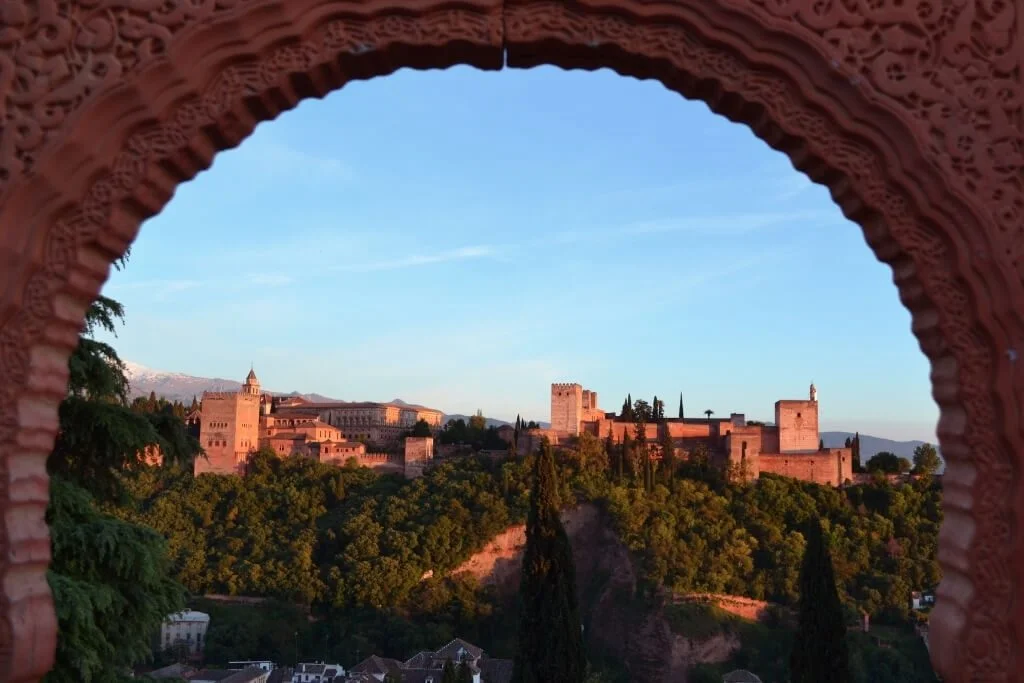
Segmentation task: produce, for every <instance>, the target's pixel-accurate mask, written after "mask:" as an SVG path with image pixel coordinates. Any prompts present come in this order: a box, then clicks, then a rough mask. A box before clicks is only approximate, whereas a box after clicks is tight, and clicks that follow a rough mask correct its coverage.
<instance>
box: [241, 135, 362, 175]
mask: <svg viewBox="0 0 1024 683" xmlns="http://www.w3.org/2000/svg"><path fill="white" fill-rule="evenodd" d="M236 158H237V159H238V160H239V161H241V162H243V164H244V166H245V168H246V169H249V170H252V171H256V172H259V173H261V174H264V175H270V176H273V177H281V176H287V177H289V178H290V179H293V180H301V181H310V180H317V179H319V180H326V181H331V182H338V181H347V180H351V179H352V178H353V177H354V174H353V173H352V169H351V168H349V167H348V166H346V165H345V164H343V163H342V162H341V161H340V160H338V159H334V158H331V157H325V156H321V155H318V154H315V153H312V152H307V151H305V150H303V149H300V148H299V147H296V146H294V145H289V144H286V143H283V142H280V141H278V140H274V139H270V138H267V137H266V136H265V135H264V136H260V135H259V132H257V134H256V135H253V137H252V138H251V139H250V140H248V141H246V144H244V145H242V146H241V147H239V148H238V151H237V156H236Z"/></svg>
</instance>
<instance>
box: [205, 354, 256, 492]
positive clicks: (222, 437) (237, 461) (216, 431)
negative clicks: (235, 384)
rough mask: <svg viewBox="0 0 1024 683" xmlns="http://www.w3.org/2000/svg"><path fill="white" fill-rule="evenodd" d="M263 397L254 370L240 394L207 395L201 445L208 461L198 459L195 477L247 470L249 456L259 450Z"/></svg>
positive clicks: (213, 393) (211, 392) (206, 392)
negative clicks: (261, 399) (261, 397)
mask: <svg viewBox="0 0 1024 683" xmlns="http://www.w3.org/2000/svg"><path fill="white" fill-rule="evenodd" d="M260 395H261V394H260V383H259V380H257V379H256V373H255V372H253V371H251V370H250V371H249V376H248V377H246V379H245V383H244V384H242V388H241V389H239V390H238V391H237V392H215V391H204V392H203V398H202V405H201V407H200V423H199V445H200V446H202V448H203V450H204V451H205V453H206V457H199V458H196V461H195V465H194V468H193V470H194V472H195V474H197V475H198V474H203V473H206V472H210V473H213V474H240V473H242V472H243V471H244V470H245V463H246V462H247V461H248V459H249V455H250V454H251V453H254V452H255V451H256V450H257V449H258V448H259V435H260V419H261V415H260Z"/></svg>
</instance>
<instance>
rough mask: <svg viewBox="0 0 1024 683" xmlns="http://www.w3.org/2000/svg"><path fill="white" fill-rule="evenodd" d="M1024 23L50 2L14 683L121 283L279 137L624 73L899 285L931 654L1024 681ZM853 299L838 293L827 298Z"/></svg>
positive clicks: (28, 108) (31, 211)
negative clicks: (925, 383)
mask: <svg viewBox="0 0 1024 683" xmlns="http://www.w3.org/2000/svg"><path fill="white" fill-rule="evenodd" d="M1021 11H1022V0H1012V1H1011V0H986V1H985V2H981V1H977V2H973V1H971V0H963V1H960V0H957V1H955V2H954V1H953V0H935V1H929V0H916V1H910V2H908V1H907V0H903V1H900V0H878V1H877V2H867V1H866V0H865V1H857V0H845V1H843V2H840V1H838V0H836V1H833V2H826V1H825V0H820V1H818V2H814V1H813V0H793V1H791V2H785V3H783V2H779V1H778V0H693V1H692V2H686V3H683V2H663V3H647V2H640V1H639V0H580V1H569V2H554V1H548V2H540V1H538V2H532V1H530V0H507V1H506V2H502V1H500V0H465V1H458V0H457V1H451V2H439V1H436V0H434V1H430V0H405V1H400V0H374V1H371V2H356V1H350V2H337V1H334V2H331V1H328V0H134V1H130V0H88V1H86V0H79V1H78V2H69V3H63V4H58V3H56V2H55V1H53V0H38V1H36V2H16V1H12V2H8V3H4V4H3V5H0V237H2V239H0V379H2V382H0V449H2V450H0V506H2V509H3V510H4V512H5V515H4V525H3V527H2V531H0V581H2V584H3V590H2V592H0V680H5V681H12V683H21V682H23V681H26V682H27V681H33V680H37V679H38V678H39V677H40V676H41V675H42V674H43V673H44V672H45V671H46V670H47V669H48V668H49V666H50V663H51V662H52V653H53V647H54V642H55V640H54V630H55V621H54V617H53V612H52V602H51V599H50V595H49V590H48V588H47V586H46V581H45V567H46V563H47V561H48V559H49V537H48V532H47V529H46V527H45V524H44V523H43V521H42V519H43V511H44V510H45V505H46V501H47V480H46V476H45V470H44V463H45V458H46V456H47V455H48V453H49V450H50V448H52V443H53V437H54V431H55V429H56V407H57V405H58V403H59V401H60V399H61V398H62V397H63V394H64V391H65V389H64V387H65V386H66V381H67V368H66V359H67V355H68V353H69V352H70V351H71V349H72V348H73V345H74V343H75V340H76V339H77V334H78V331H79V329H80V326H81V322H82V315H83V312H84V309H85V307H86V306H87V305H88V302H89V301H90V300H91V299H92V298H93V297H95V295H96V294H97V293H98V291H99V288H100V287H101V286H102V283H103V282H104V280H105V279H106V277H107V274H108V272H109V265H110V262H111V261H112V260H113V259H114V258H116V257H117V256H118V255H119V254H120V253H123V251H124V249H125V248H126V247H127V246H128V244H129V243H130V241H131V240H132V239H133V238H134V236H135V235H136V234H137V231H138V228H139V225H140V223H141V222H142V221H143V220H145V219H146V218H148V217H149V216H152V215H153V214H155V213H157V212H158V211H159V210H160V209H161V208H162V207H163V206H164V204H165V203H166V202H167V201H168V200H169V199H170V197H171V195H172V194H173V192H174V188H175V187H176V186H177V185H178V184H180V183H181V182H184V181H186V180H188V179H190V178H192V177H194V176H195V175H196V174H197V173H198V172H199V171H201V170H203V169H205V168H206V167H208V166H209V164H210V163H211V161H212V159H213V156H214V155H215V154H216V152H218V151H220V150H222V149H226V148H228V147H232V146H234V145H236V144H238V143H239V142H241V140H243V139H244V138H245V136H247V135H248V134H249V133H251V132H252V130H253V128H254V127H255V126H256V125H257V124H258V123H260V122H261V121H267V120H270V119H273V118H274V117H276V116H277V115H278V114H279V113H280V112H281V111H284V110H287V109H290V108H292V107H293V106H295V104H296V103H297V102H298V101H299V100H301V99H303V98H305V97H309V96H322V95H324V94H326V93H328V92H330V91H332V90H335V89H337V88H339V87H341V86H343V85H344V84H345V83H347V82H349V81H351V80H354V79H360V78H370V77H374V76H380V75H384V74H387V73H390V72H392V71H394V70H395V69H397V68H401V67H403V66H409V67H414V68H443V67H447V66H452V65H455V64H471V65H474V66H478V67H480V68H486V69H498V68H502V66H503V65H505V64H506V63H507V64H508V65H509V66H513V67H518V66H531V65H534V64H541V63H546V64H554V65H558V66H562V67H566V68H574V67H575V68H585V69H594V68H600V67H611V68H614V69H615V70H616V71H618V72H620V73H622V74H626V75H634V76H637V77H641V78H656V79H658V80H660V81H661V82H662V83H664V84H665V85H666V87H668V88H670V89H672V90H675V91H677V92H680V93H681V94H683V95H686V96H687V97H691V98H697V99H701V100H703V101H705V102H707V103H708V105H709V107H711V109H712V110H713V111H715V112H717V113H720V114H722V115H724V116H727V117H729V118H730V119H732V120H735V121H739V122H743V123H746V124H747V125H749V126H750V127H751V128H752V129H753V130H754V132H755V133H756V134H757V135H758V136H759V137H761V138H762V139H763V140H765V142H767V143H768V144H769V145H771V146H773V147H775V148H776V149H779V150H780V151H783V152H784V153H786V154H787V155H789V157H790V159H791V160H792V161H793V163H794V165H795V166H796V167H797V168H799V169H801V170H803V171H804V172H806V173H807V174H808V175H809V176H810V177H811V178H812V179H813V180H815V181H817V182H821V183H823V184H825V185H827V186H828V187H829V188H830V190H831V191H832V195H833V197H834V198H835V200H836V201H837V203H838V204H839V205H840V207H841V208H842V210H843V211H844V213H845V214H846V215H847V216H848V217H849V218H850V219H851V220H854V221H856V222H857V223H859V224H860V225H861V226H862V227H863V229H864V231H865V237H866V239H867V241H868V243H869V245H870V246H871V247H872V249H873V250H874V252H875V254H876V255H877V256H878V258H880V259H881V260H883V261H885V262H886V263H888V264H890V265H891V266H892V268H893V272H894V279H895V282H896V284H897V287H898V289H899V292H900V297H901V299H902V301H903V302H904V304H905V305H906V306H907V307H908V309H910V311H911V313H912V316H913V331H914V333H915V335H916V336H917V337H918V339H919V341H920V343H921V347H922V350H923V351H924V352H925V354H926V355H927V356H928V357H929V359H930V361H931V364H932V382H933V395H934V397H935V399H936V401H937V402H938V403H939V405H940V408H941V418H940V425H939V434H940V442H941V443H940V445H941V447H942V451H943V454H944V455H945V456H946V458H947V461H948V473H947V475H946V482H945V500H944V510H945V513H946V520H945V523H944V525H943V530H942V536H941V547H940V562H941V564H942V566H943V571H944V574H945V578H944V581H943V584H942V586H941V588H940V599H939V606H938V607H937V609H936V612H935V616H934V617H933V619H934V625H933V628H932V634H931V642H932V644H933V645H935V647H933V648H932V652H933V658H934V659H935V662H936V665H937V667H938V668H939V670H940V671H941V672H942V673H943V675H944V676H945V678H946V680H951V681H953V680H956V681H959V680H964V681H967V680H979V681H1004V680H1005V681H1009V680H1018V679H1019V674H1018V672H1017V670H1016V668H1015V666H1016V664H1015V662H1016V658H1015V652H1016V651H1017V650H1019V649H1020V648H1021V646H1022V644H1024V636H1022V634H1021V632H1020V624H1021V618H1020V617H1021V606H1020V605H1019V604H1017V603H1018V600H1017V595H1018V591H1019V585H1020V583H1021V580H1022V576H1024V572H1022V567H1024V557H1022V552H1024V546H1022V544H1021V541H1020V539H1019V536H1018V534H1017V533H1016V532H1015V529H1016V528H1017V527H1018V526H1019V525H1020V523H1021V521H1024V520H1021V508H1020V505H1019V504H1018V503H1017V499H1018V497H1019V496H1017V495H1015V494H1016V493H1017V492H1018V491H1019V484H1018V483H1017V476H1018V472H1019V468H1020V457H1021V456H1020V454H1021V453H1024V429H1022V424H1021V406H1022V405H1024V404H1022V401H1021V399H1022V396H1021V388H1022V386H1024V383H1022V381H1021V380H1022V377H1021V374H1020V368H1019V364H1018V363H1017V356H1018V354H1019V351H1020V349H1021V348H1024V342H1022V341H1021V340H1022V339H1024V325H1022V319H1021V311H1022V310H1024V290H1022V286H1021V259H1020V258H1019V250H1020V248H1021V244H1022V243H1024V240H1021V234H1020V233H1021V228H1022V227H1024V226H1022V222H1024V221H1022V218H1024V132H1022V127H1024V118H1022V116H1024V115H1022V95H1021V92H1022V83H1021V79H1022V73H1021V64H1022V62H1024V22H1022V21H1021ZM823 275H828V273H823Z"/></svg>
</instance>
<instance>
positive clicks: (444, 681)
mask: <svg viewBox="0 0 1024 683" xmlns="http://www.w3.org/2000/svg"><path fill="white" fill-rule="evenodd" d="M458 680H459V679H458V678H457V674H456V672H455V665H454V664H452V659H451V657H449V658H448V660H447V661H445V663H444V669H443V670H442V671H441V683H458Z"/></svg>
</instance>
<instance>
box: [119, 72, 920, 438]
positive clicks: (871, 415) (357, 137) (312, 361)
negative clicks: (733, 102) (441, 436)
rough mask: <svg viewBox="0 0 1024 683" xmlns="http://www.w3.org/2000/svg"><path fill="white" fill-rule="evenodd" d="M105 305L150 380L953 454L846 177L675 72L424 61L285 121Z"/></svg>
mask: <svg viewBox="0 0 1024 683" xmlns="http://www.w3.org/2000/svg"><path fill="white" fill-rule="evenodd" d="M104 293H105V294H107V295H109V296H113V297H115V298H117V299H119V300H121V301H122V302H123V303H124V304H125V306H126V309H127V320H126V324H125V326H124V327H123V328H122V329H121V331H120V332H119V334H118V338H117V339H116V340H115V343H116V346H117V348H118V350H119V352H120V353H121V355H122V357H123V358H125V359H127V360H131V361H135V362H138V363H141V364H143V365H145V366H148V367H151V368H155V369H160V370H168V371H174V372H183V373H188V374H193V375H200V376H210V377H229V378H235V379H239V380H241V378H243V377H244V376H245V374H246V373H247V372H248V370H249V362H250V361H252V362H253V363H255V366H256V370H257V373H258V374H259V376H260V379H261V381H262V383H263V386H264V387H266V388H269V389H272V390H280V391H291V390H300V391H307V392H308V391H315V392H318V393H321V394H325V395H328V396H333V397H336V398H340V399H345V400H389V399H392V398H395V397H400V398H403V399H405V400H407V401H415V402H419V403H424V404H427V405H432V406H435V407H438V408H440V409H442V410H445V411H446V412H464V413H469V412H472V411H475V410H476V409H477V408H481V409H483V411H484V412H485V414H488V415H491V416H494V417H499V418H505V419H510V418H511V419H514V417H515V415H516V414H517V413H521V414H522V415H524V416H526V417H531V418H538V419H547V416H548V409H549V404H548V391H549V385H550V383H551V382H565V381H577V382H580V383H582V384H584V386H586V387H588V388H591V389H593V390H596V391H598V392H599V395H600V397H601V404H602V407H604V408H605V409H607V410H617V409H618V408H620V407H621V405H622V400H623V398H624V396H625V394H626V393H627V392H632V395H633V397H634V398H638V397H644V398H646V399H647V400H650V399H651V396H652V395H654V394H657V395H658V396H659V397H666V398H667V399H668V405H669V408H670V411H674V410H675V408H676V404H677V402H678V396H679V392H680V391H682V392H683V393H684V394H685V400H686V405H687V407H688V410H689V411H690V412H692V413H694V414H697V413H700V412H702V411H703V410H705V409H707V408H710V409H712V410H714V411H715V412H716V414H727V413H729V412H731V411H736V412H745V413H746V414H747V415H748V416H749V417H752V418H767V419H770V418H771V417H772V410H773V404H774V402H775V400H777V399H780V398H803V397H805V396H806V394H807V388H808V385H809V384H810V382H811V381H812V380H813V381H814V382H815V383H816V384H817V386H818V390H819V400H820V402H821V413H822V415H821V417H822V427H823V429H845V430H850V431H853V430H859V431H861V432H864V433H869V434H873V435H876V436H885V437H889V438H897V439H910V438H920V439H928V440H934V438H935V436H934V435H935V422H936V419H937V416H938V411H937V408H936V406H935V403H934V402H933V400H932V398H931V392H930V384H929V380H928V363H927V361H926V359H925V358H924V356H923V354H922V353H921V352H920V350H919V348H918V345H917V341H916V340H915V339H914V338H913V336H912V335H911V333H910V316H909V313H908V312H907V311H906V309H905V308H904V307H903V306H902V304H900V302H899V299H898V297H897V292H896V288H895V286H894V285H893V284H892V275H891V271H890V269H889V268H888V267H887V266H885V265H883V264H881V263H879V262H878V261H877V260H876V259H875V257H874V255H873V254H872V253H871V251H870V250H869V248H868V246H867V245H866V243H865V241H864V238H863V235H862V233H861V231H860V229H859V228H858V227H857V226H856V225H855V224H853V223H850V222H849V221H847V220H846V219H845V218H843V216H842V214H841V213H840V211H839V209H838V207H837V206H836V205H835V204H834V203H833V202H832V200H831V198H830V197H829V195H828V192H827V190H826V189H825V188H823V187H821V186H817V185H814V184H812V183H810V181H809V180H807V178H806V177H805V176H803V175H802V174H800V173H798V172H797V171H795V170H794V169H793V168H792V166H791V165H790V163H789V161H788V159H787V158H786V157H784V156H783V155H781V154H779V153H777V152H775V151H774V150H771V149H770V148H768V147H767V145H765V144H764V143H763V142H761V141H760V140H758V139H757V138H756V137H754V135H753V134H752V133H751V132H750V130H748V129H747V128H745V127H743V126H739V125H736V124H732V123H730V122H728V121H726V120H725V119H723V118H721V117H718V116H715V115H713V114H711V113H710V112H709V111H708V109H707V107H706V106H705V105H704V104H703V103H699V102H689V101H686V100H684V99H683V98H681V97H679V96H678V95H676V94H674V93H671V92H669V91H667V90H665V89H664V88H663V87H662V86H661V85H660V84H658V83H655V82H640V81H637V80H634V79H631V78H623V77H620V76H617V75H615V74H613V73H611V72H610V71H599V72H596V73H586V72H565V71H561V70H558V69H555V68H551V67H542V68H539V69H533V70H528V71H519V70H515V71H505V72H502V73H485V72H480V71H476V70H473V69H470V68H468V67H459V68H455V69H451V70H447V71H433V72H414V71H409V70H403V71H400V72H398V73H396V74H394V75H392V76H388V77H386V78H380V79H375V80H373V81H370V82H360V83H353V84H351V85H349V86H347V87H346V88H344V89H342V90H341V91H338V92H335V93H333V94H331V95H330V96H328V97H327V98H325V99H323V100H314V101H306V102H304V103H302V104H301V105H300V106H299V107H298V108H296V109H295V110H293V111H291V112H288V113H286V114H284V115H282V116H281V117H279V118H278V119H277V120H276V121H273V122H268V123H264V124H261V125H260V126H259V127H258V128H257V130H256V132H255V133H254V134H253V135H252V137H250V138H249V139H248V140H246V141H245V142H244V143H243V144H242V145H241V146H240V147H239V148H237V149H235V150H231V151H227V152H224V153H222V154H220V155H219V156H218V157H217V158H216V160H215V162H214V164H213V167H212V168H211V169H210V170H209V171H207V172H205V173H203V174H201V175H200V176H199V177H198V178H196V179H195V180H193V181H192V182H190V183H188V184H186V185H183V186H181V187H180V188H178V191H177V193H176V195H175V197H174V199H172V200H171V202H170V204H169V205H168V206H167V208H166V209H165V210H164V211H163V212H162V213H161V214H160V215H158V216H156V217H154V218H152V219H151V220H149V221H147V222H146V224H145V225H144V226H143V228H142V231H141V235H140V237H139V238H138V240H137V241H136V243H135V246H134V248H133V253H132V258H131V261H130V263H129V265H128V268H127V269H126V270H124V271H122V272H114V273H113V274H112V276H111V279H110V281H109V282H108V283H107V285H106V287H105V290H104Z"/></svg>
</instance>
